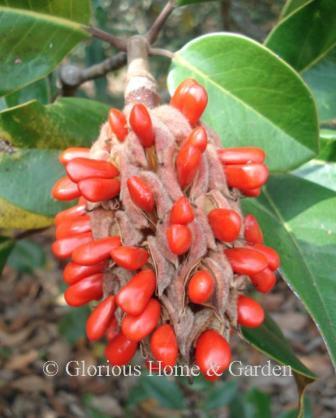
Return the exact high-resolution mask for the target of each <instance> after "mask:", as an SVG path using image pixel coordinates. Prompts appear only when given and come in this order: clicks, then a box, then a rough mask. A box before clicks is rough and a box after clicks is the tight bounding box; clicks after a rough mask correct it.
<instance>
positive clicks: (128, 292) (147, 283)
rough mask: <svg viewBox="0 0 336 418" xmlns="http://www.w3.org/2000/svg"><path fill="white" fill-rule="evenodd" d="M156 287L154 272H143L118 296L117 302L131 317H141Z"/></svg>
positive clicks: (133, 278) (121, 290)
mask: <svg viewBox="0 0 336 418" xmlns="http://www.w3.org/2000/svg"><path fill="white" fill-rule="evenodd" d="M155 287H156V278H155V273H154V272H153V270H143V271H141V272H140V273H138V274H136V275H135V276H133V277H132V278H131V279H130V280H129V281H128V282H127V284H126V285H125V286H123V287H122V288H121V289H120V291H119V292H118V294H117V295H116V302H117V304H118V305H119V306H120V307H121V309H122V310H123V311H124V312H126V313H128V314H130V315H140V314H141V313H142V312H143V311H144V309H145V307H146V305H147V303H148V302H149V300H150V298H151V297H152V296H153V293H154V291H155Z"/></svg>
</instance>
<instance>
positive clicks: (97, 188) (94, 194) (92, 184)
mask: <svg viewBox="0 0 336 418" xmlns="http://www.w3.org/2000/svg"><path fill="white" fill-rule="evenodd" d="M78 187H79V190H80V192H81V193H82V195H83V196H84V197H85V199H87V200H89V201H90V202H101V201H104V200H110V199H113V198H114V197H116V196H117V195H118V194H119V192H120V181H119V180H118V179H87V180H82V181H80V182H79V183H78Z"/></svg>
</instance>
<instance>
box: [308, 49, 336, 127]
mask: <svg viewBox="0 0 336 418" xmlns="http://www.w3.org/2000/svg"><path fill="white" fill-rule="evenodd" d="M302 77H303V78H304V80H305V82H306V83H307V84H308V86H309V87H310V89H311V90H312V92H313V94H314V98H315V100H316V104H317V108H318V112H319V117H320V121H321V122H325V121H329V120H331V119H334V118H336V49H333V50H332V51H331V52H330V53H329V54H328V55H327V56H326V57H324V58H323V59H322V60H321V61H320V62H318V63H317V64H316V65H314V66H313V67H311V68H308V70H307V71H304V72H303V74H302Z"/></svg>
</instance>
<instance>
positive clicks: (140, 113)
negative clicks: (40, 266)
mask: <svg viewBox="0 0 336 418" xmlns="http://www.w3.org/2000/svg"><path fill="white" fill-rule="evenodd" d="M129 121H130V125H131V127H132V129H133V131H134V132H135V134H136V135H137V137H138V138H139V141H140V142H141V144H142V146H143V147H144V148H148V147H151V146H152V145H153V144H154V141H155V135H154V130H153V126H152V120H151V117H150V114H149V112H148V110H147V108H146V106H145V105H143V104H142V103H137V104H135V105H134V106H133V108H132V110H131V113H130V119H129Z"/></svg>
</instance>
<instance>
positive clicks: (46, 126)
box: [0, 98, 109, 149]
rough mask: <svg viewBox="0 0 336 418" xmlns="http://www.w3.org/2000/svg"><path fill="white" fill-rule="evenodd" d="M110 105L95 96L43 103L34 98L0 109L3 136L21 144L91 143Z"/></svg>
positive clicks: (42, 145)
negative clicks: (94, 97) (91, 98)
mask: <svg viewBox="0 0 336 418" xmlns="http://www.w3.org/2000/svg"><path fill="white" fill-rule="evenodd" d="M108 109H109V107H108V106H107V105H105V104H103V103H99V102H96V101H93V100H87V99H78V98H62V99H59V100H57V101H56V102H54V103H52V104H50V105H46V106H43V105H41V103H39V102H37V101H31V102H28V103H25V104H23V105H20V106H16V107H13V108H10V109H6V110H4V111H2V112H0V137H1V138H3V139H5V140H6V141H8V142H9V143H11V144H12V145H14V146H15V147H21V148H49V149H50V148H53V149H63V148H66V147H68V146H78V145H82V146H91V143H92V142H93V140H95V139H96V137H97V136H98V134H99V129H100V125H101V124H102V123H103V122H104V121H105V120H106V117H107V113H108Z"/></svg>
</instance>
